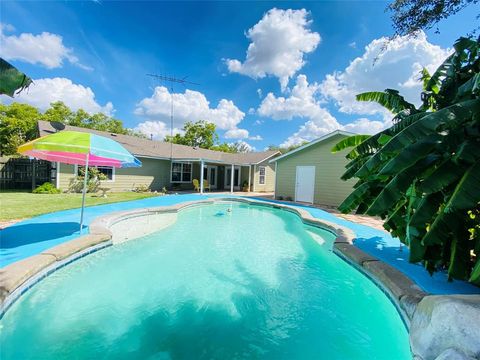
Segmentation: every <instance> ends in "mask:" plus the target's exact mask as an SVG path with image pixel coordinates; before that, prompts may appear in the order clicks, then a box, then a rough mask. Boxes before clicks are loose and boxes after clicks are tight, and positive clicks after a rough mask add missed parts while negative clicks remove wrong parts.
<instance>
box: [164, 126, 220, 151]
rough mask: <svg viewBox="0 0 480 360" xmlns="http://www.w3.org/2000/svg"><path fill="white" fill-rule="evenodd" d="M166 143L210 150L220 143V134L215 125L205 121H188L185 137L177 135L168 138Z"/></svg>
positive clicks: (184, 131) (184, 132)
mask: <svg viewBox="0 0 480 360" xmlns="http://www.w3.org/2000/svg"><path fill="white" fill-rule="evenodd" d="M165 141H167V142H173V143H174V144H180V145H187V146H193V147H200V148H202V149H210V148H211V147H212V146H214V145H215V144H216V143H217V142H218V134H217V133H216V126H215V124H213V123H209V122H207V121H204V120H199V121H197V122H191V121H187V122H186V123H185V125H184V126H183V135H182V134H175V135H174V136H166V137H165Z"/></svg>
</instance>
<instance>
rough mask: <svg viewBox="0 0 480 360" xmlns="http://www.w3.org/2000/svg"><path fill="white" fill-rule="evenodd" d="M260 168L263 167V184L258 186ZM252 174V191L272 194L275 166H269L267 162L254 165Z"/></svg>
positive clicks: (272, 164)
mask: <svg viewBox="0 0 480 360" xmlns="http://www.w3.org/2000/svg"><path fill="white" fill-rule="evenodd" d="M260 166H265V184H260V182H259V181H260ZM252 172H253V191H258V192H273V191H274V190H275V164H274V163H271V164H269V163H268V161H265V162H263V163H260V164H258V165H254V166H253V167H252Z"/></svg>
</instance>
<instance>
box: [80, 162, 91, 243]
mask: <svg viewBox="0 0 480 360" xmlns="http://www.w3.org/2000/svg"><path fill="white" fill-rule="evenodd" d="M88 155H89V154H88V153H87V161H86V162H85V175H84V176H83V194H82V213H81V215H80V234H81V233H82V227H83V209H84V207H85V195H86V193H87V178H88Z"/></svg>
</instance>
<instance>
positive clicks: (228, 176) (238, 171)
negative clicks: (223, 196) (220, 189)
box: [224, 165, 241, 190]
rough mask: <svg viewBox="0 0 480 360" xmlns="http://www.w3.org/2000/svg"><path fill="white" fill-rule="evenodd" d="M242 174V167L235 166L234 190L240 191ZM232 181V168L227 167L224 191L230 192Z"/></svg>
mask: <svg viewBox="0 0 480 360" xmlns="http://www.w3.org/2000/svg"><path fill="white" fill-rule="evenodd" d="M240 174H241V168H240V166H235V167H234V170H233V189H234V190H240ZM231 180H232V167H231V166H229V165H226V166H225V182H224V189H226V190H230V183H231Z"/></svg>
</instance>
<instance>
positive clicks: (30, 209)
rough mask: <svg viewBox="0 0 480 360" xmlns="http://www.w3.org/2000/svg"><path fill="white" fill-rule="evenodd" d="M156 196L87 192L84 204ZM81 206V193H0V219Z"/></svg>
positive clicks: (17, 217) (31, 215)
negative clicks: (99, 194)
mask: <svg viewBox="0 0 480 360" xmlns="http://www.w3.org/2000/svg"><path fill="white" fill-rule="evenodd" d="M152 196H156V194H153V193H135V192H117V193H113V192H112V193H109V194H108V197H106V198H102V197H97V196H95V195H94V194H87V196H86V198H85V206H93V205H102V204H109V203H114V202H120V201H129V200H138V199H144V198H148V197H152ZM81 206H82V194H32V193H29V192H1V193H0V221H11V220H17V219H25V218H30V217H33V216H37V215H41V214H46V213H50V212H54V211H59V210H67V209H74V208H79V207H81Z"/></svg>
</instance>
